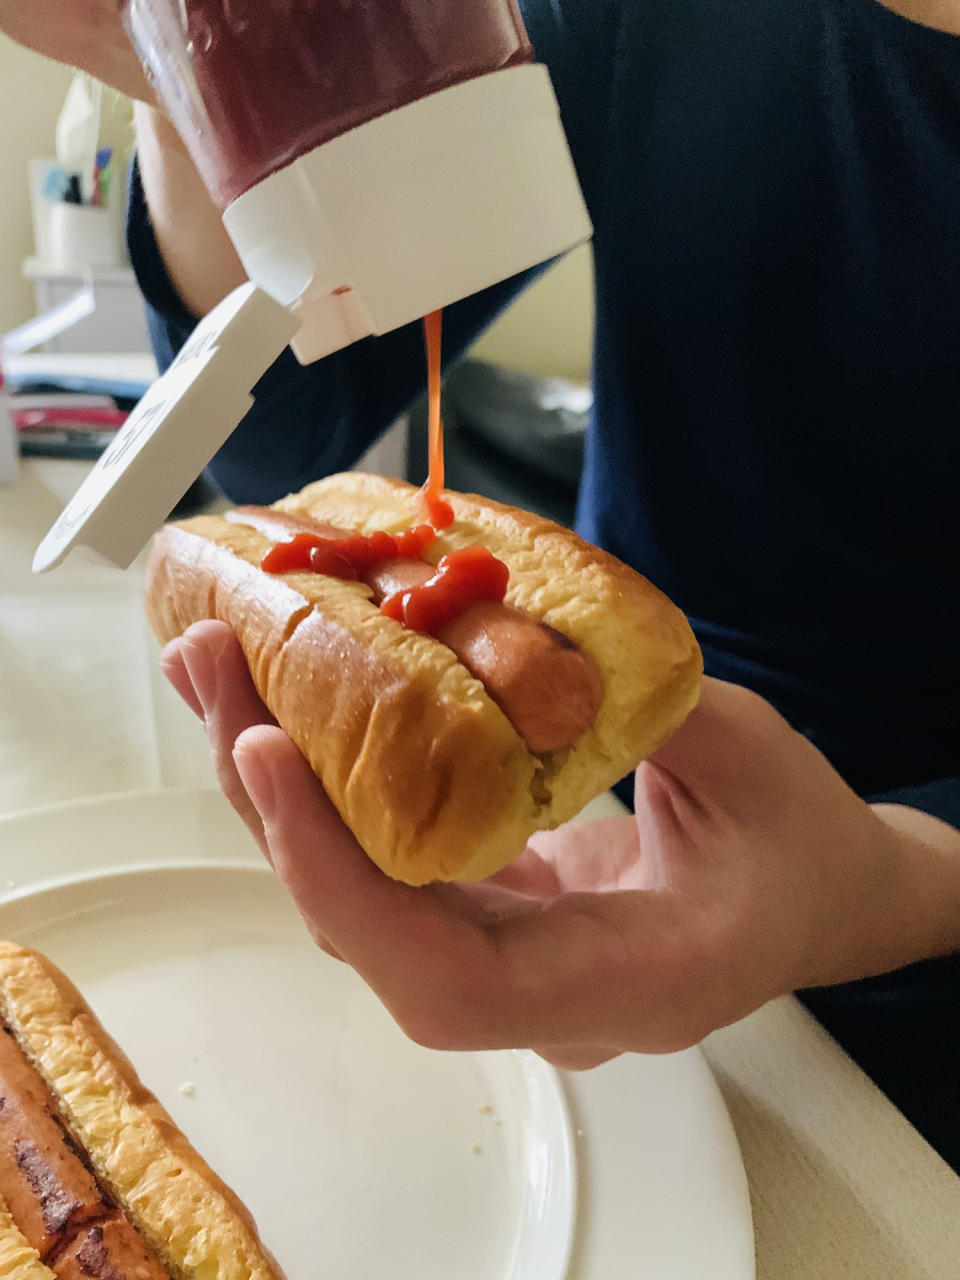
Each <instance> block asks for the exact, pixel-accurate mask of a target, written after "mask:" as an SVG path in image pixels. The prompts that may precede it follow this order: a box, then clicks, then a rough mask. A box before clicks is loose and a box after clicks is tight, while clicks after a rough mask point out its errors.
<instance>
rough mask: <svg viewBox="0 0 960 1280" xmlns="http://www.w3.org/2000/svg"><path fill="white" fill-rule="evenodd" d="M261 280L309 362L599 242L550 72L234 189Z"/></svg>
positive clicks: (234, 222) (406, 113) (506, 79)
mask: <svg viewBox="0 0 960 1280" xmlns="http://www.w3.org/2000/svg"><path fill="white" fill-rule="evenodd" d="M223 220H224V225H225V226H226V228H227V231H228V232H229V234H230V236H231V238H232V240H233V242H234V244H235V246H236V248H237V251H238V252H239V254H240V257H241V259H242V260H243V265H244V267H245V268H246V271H247V274H248V275H249V277H250V279H251V280H253V281H254V282H255V283H256V284H258V285H259V286H260V287H261V288H262V289H264V290H266V292H267V293H269V294H270V295H271V296H272V297H274V298H275V299H276V300H277V301H278V302H281V303H283V305H284V306H288V307H292V308H293V309H294V310H295V311H296V313H297V314H298V316H299V318H300V321H301V323H302V328H301V330H300V332H299V334H298V335H297V338H296V340H295V341H294V343H293V348H294V351H295V352H296V354H297V356H298V358H299V359H300V360H301V361H302V362H303V363H304V364H307V363H309V362H310V361H312V360H318V359H320V357H321V356H325V355H329V354H330V353H331V352H333V351H338V350H340V349H341V348H342V347H346V346H348V345H350V344H351V343H352V342H355V341H356V340H357V339H358V338H363V337H366V336H367V335H368V334H382V333H388V332H389V331H390V330H392V329H396V328H398V327H399V326H400V325H403V324H407V323H409V322H410V321H413V320H418V319H420V317H421V316H424V315H427V314H428V313H429V312H431V311H435V310H437V309H438V308H440V307H445V306H448V305H449V304H450V303H453V302H457V301H459V300H460V299H461V298H465V297H468V296H469V295H470V294H473V293H477V292H478V291H479V290H481V289H484V288H486V287H487V286H488V285H492V284H496V283H497V282H499V281H501V280H505V279H507V278H508V277H509V276H511V275H514V274H516V273H517V272H519V271H523V270H526V269H527V268H528V267H532V266H535V265H536V264H538V263H541V262H545V261H547V260H548V259H549V258H552V257H555V256H556V255H557V254H560V253H564V252H565V251H566V250H568V249H572V248H573V247H574V246H575V245H577V244H580V243H582V242H583V241H585V240H588V239H589V238H590V235H591V232H592V228H591V226H590V219H589V216H588V214H587V210H586V206H585V204H584V201H583V197H582V195H581V193H580V188H579V185H578V183H577V177H576V173H575V171H574V168H573V163H572V161H571V158H570V153H569V150H568V148H567V142H566V138H565V136H564V133H563V129H562V127H561V124H560V118H559V113H558V108H557V101H556V98H555V96H554V93H553V88H552V86H551V83H550V78H549V75H548V74H547V71H546V69H545V68H544V67H542V66H538V65H529V66H519V67H511V68H509V69H508V70H506V71H496V72H493V73H491V74H489V75H485V76H480V77H479V78H477V79H474V80H470V81H468V82H466V83H464V84H460V85H455V86H454V87H453V88H450V89H444V90H441V91H440V92H438V93H434V94H431V95H430V96H429V97H426V98H423V99H421V100H420V101H419V102H414V103H411V104H410V105H409V106H405V107H400V108H399V109H397V110H396V111H391V112H389V113H388V114H387V115H384V116H381V117H379V118H378V119H376V120H371V121H370V122H369V123H368V124H364V125H361V126H359V127H358V128H356V129H352V130H351V131H350V132H349V133H345V134H344V135H343V136H342V137H339V138H335V139H333V140H332V141H331V142H327V143H324V144H323V145H322V146H319V147H316V148H315V149H314V150H313V151H311V152H308V153H307V154H306V155H304V156H302V157H301V158H300V159H298V160H295V161H294V162H293V163H292V164H289V165H287V166H286V167H285V168H284V169H281V170H280V171H279V172H277V173H275V174H273V175H271V176H270V177H269V178H266V179H264V180H263V181H262V182H260V183H258V184H257V185H256V186H255V187H253V188H251V190H250V191H248V192H246V193H245V194H244V195H242V196H240V197H239V198H238V199H237V200H235V201H234V202H233V203H232V204H231V205H230V206H229V208H228V209H227V210H226V212H225V214H224V219H223Z"/></svg>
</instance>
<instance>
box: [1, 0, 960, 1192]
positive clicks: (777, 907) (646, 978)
mask: <svg viewBox="0 0 960 1280" xmlns="http://www.w3.org/2000/svg"><path fill="white" fill-rule="evenodd" d="M521 8H522V10H523V13H524V17H525V19H526V21H527V25H528V29H529V32H530V35H531V38H532V40H533V43H534V46H535V48H536V50H537V53H538V56H539V57H540V59H541V60H543V61H545V62H546V63H547V65H548V67H549V68H550V71H551V73H552V76H553V79H554V83H555V86H556V89H557V93H558V97H559V100H560V104H561V110H562V114H563V119H564V122H565V126H566V129H567V132H568V137H569V139H570V144H571V150H572V153H573V156H574V160H575V163H576V165H577V169H578V173H579V176H580V179H581V183H582V185H583V189H584V192H585V195H586V198H587V202H588V205H589V208H590V212H591V215H592V217H593V220H594V225H595V263H596V293H597V320H596V339H595V360H594V374H593V382H594V391H595V409H594V415H593V420H592V424H591V429H590V433H589V438H588V442H587V451H586V463H585V472H584V477H583V482H582V488H581V495H580V503H579V512H578V524H579V527H580V529H581V531H582V532H583V533H584V535H585V536H587V537H588V538H590V539H591V540H593V541H595V542H597V543H599V544H600V545H602V546H604V547H606V548H607V549H608V550H610V551H612V552H613V553H615V554H616V555H618V556H620V557H621V558H622V559H624V560H626V561H627V562H628V563H631V564H633V565H634V566H635V567H636V568H638V569H639V570H640V571H641V572H643V573H645V574H646V575H647V576H648V577H649V578H651V579H652V580H653V581H654V582H656V583H657V585H659V586H660V587H662V588H663V589H664V590H665V591H666V592H667V593H668V594H669V595H670V596H671V597H672V598H673V599H674V600H676V602H677V603H678V604H679V605H680V606H681V607H682V608H683V609H684V610H685V611H686V612H687V614H688V615H689V616H690V618H691V620H692V622H693V624H694V627H695V630H696V632H697V635H698V638H699V640H700V643H701V646H702V649H703V652H704V658H705V663H706V669H707V673H708V677H707V679H706V681H705V685H704V690H703V696H702V699H701V702H700V705H699V707H698V708H697V709H696V710H695V712H694V713H693V714H692V715H691V716H690V718H689V720H688V721H687V723H686V724H685V725H684V726H683V727H682V728H681V729H680V730H679V731H678V732H677V733H676V734H675V735H674V737H673V738H672V739H671V740H670V741H669V742H668V743H666V744H665V745H664V746H663V747H662V748H661V749H660V751H658V752H657V753H656V755H655V756H654V757H653V758H652V759H651V760H650V761H648V762H646V763H645V764H644V765H642V766H641V768H640V769H639V770H638V772H637V774H636V779H635V784H634V785H635V813H634V815H633V816H631V817H624V818H615V819H608V820H605V821H603V822H599V823H593V824H585V825H582V826H577V827H572V828H564V829H561V830H560V831H558V832H554V833H550V834H545V835H542V836H540V837H538V838H537V839H535V840H534V841H532V842H531V846H530V848H529V849H528V850H527V852H526V853H525V854H523V855H522V856H521V858H520V859H519V860H518V861H517V862H516V863H515V864H514V865H513V866H512V867H510V868H508V869H507V870H506V871H505V872H503V873H501V874H500V875H499V876H497V877H495V878H494V879H493V880H492V881H490V882H487V883H486V884H484V885H480V886H472V887H467V886H449V885H447V886H431V887H429V888H426V889H420V890H414V889H410V888H408V887H406V886H403V885H399V884H396V883H393V882H391V881H389V880H388V879H386V878H385V877H384V876H383V875H381V874H380V873H379V872H378V871H377V870H376V868H375V867H374V866H373V864H372V863H370V862H369V861H368V860H367V859H366V858H365V857H364V856H363V854H362V852H361V851H360V849H359V848H358V846H357V845H356V844H355V842H354V841H353V839H352V837H351V835H350V833H349V832H348V831H347V830H346V829H345V828H344V827H343V825H342V824H341V823H340V820H339V818H338V816H337V815H336V813H335V812H334V811H333V810H332V807H331V805H330V803H329V801H328V800H327V798H326V796H325V795H324V793H323V791H322V788H321V787H320V785H319V783H318V782H317V780H316V779H315V778H314V776H313V774H312V773H311V771H310V770H309V768H308V767H307V765H306V764H305V762H304V761H303V759H302V757H301V756H300V755H299V753H298V752H297V750H296V749H295V748H294V747H293V745H292V743H291V742H290V741H289V739H288V738H287V737H286V736H285V735H284V734H283V733H282V732H281V730H280V729H279V728H278V727H277V726H276V725H275V724H273V723H272V722H271V721H270V717H269V715H268V713H267V712H266V710H265V708H264V707H263V706H262V704H261V703H260V702H259V700H258V698H257V696H256V694H255V692H254V690H253V687H252V684H251V682H250V679H249V676H248V674H247V671H246V667H245V664H244V662H243V659H242V655H241V654H240V651H239V647H238V644H237V642H236V639H235V637H234V636H233V635H232V633H231V632H230V631H229V629H228V628H226V627H225V626H224V625H223V624H220V623H215V622H209V623H203V624H200V625H198V626H196V627H194V628H192V629H191V630H190V631H189V632H188V633H187V634H186V635H185V636H184V637H183V638H182V639H181V640H179V641H175V642H174V643H173V644H172V645H171V646H169V647H168V649H167V650H166V652H165V655H164V664H165V669H166V671H167V674H168V676H169V678H170V679H171V681H172V683H173V684H174V686H175V687H176V688H177V689H178V690H179V691H180V693H181V694H182V696H183V697H184V698H185V699H186V701H187V702H188V703H189V705H190V706H191V707H192V708H193V710H194V711H195V712H196V713H197V714H198V715H199V716H201V717H202V718H203V719H204V721H205V724H206V728H207V732H208V734H209V736H210V740H211V744H212V749H213V752H214V757H215V760H216V763H217V768H218V776H219V778H220V781H221V785H222V786H223V789H224V791H225V793H226V794H227V796H228V797H229V798H230V800H231V801H232V803H233V804H234V806H235V807H236V808H237V810H238V811H239V812H240V813H241V814H242V815H243V816H244V818H245V819H246V821H247V823H248V825H249V826H250V828H251V830H252V831H253V833H254V835H255V836H256V837H257V839H258V840H259V841H260V844H261V846H262V848H263V850H264V853H265V854H266V856H267V857H268V859H269V860H270V861H271V863H272V865H273V867H274V868H275V870H276V871H277V873H278V874H279V875H280V876H281V878H282V879H283V881H284V882H285V884H286V885H287V887H288V888H289V889H290V891H291V893H292V894H293V897H294V899H295V900H296V902H297V905H298V906H299V908H300V911H301V913H302V915H303V917H304V919H305V921H306V924H307V927H308V928H309V930H310V932H311V934H312V936H313V937H314V938H315V940H316V942H317V944H318V945H319V946H321V947H323V948H324V949H326V950H328V951H329V952H331V953H332V954H334V955H337V956H339V957H341V958H342V959H343V960H344V961H346V962H348V963H350V964H351V965H353V966H354V967H355V968H356V969H357V971H358V972H359V973H360V974H361V975H362V976H363V978H364V979H365V980H366V981H367V982H368V983H369V984H370V985H371V986H372V987H373V989H374V990H375V991H376V992H377V993H378V994H379V996H380V997H381V999H382V1000H383V1001H384V1003H385V1004H386V1006H387V1007H388V1009H389V1010H390V1012H391V1013H392V1014H393V1016H394V1017H395V1018H396V1019H397V1020H398V1022H399V1023H400V1025H401V1026H402V1027H403V1028H404V1030H405V1031H406V1032H407V1033H408V1034H409V1035H411V1036H412V1037H413V1038H414V1039H416V1040H418V1041H420V1042H421V1043H424V1044H427V1045H432V1046H436V1047H441V1048H446V1049H481V1048H482V1049H488V1048H498V1047H508V1046H509V1047H518V1046H519V1047H531V1048H534V1049H536V1050H537V1051H538V1052H539V1053H541V1054H543V1055H544V1056H545V1057H546V1058H548V1059H549V1060H551V1061H553V1062H555V1063H557V1064H559V1065H561V1066H564V1067H569V1068H583V1067H589V1066H592V1065H594V1064H596V1063H599V1062H602V1061H604V1060H606V1059H608V1058H610V1057H612V1056H614V1055H616V1054H619V1053H623V1052H631V1051H641V1052H661V1051H669V1050H674V1049H678V1048H681V1047H684V1046H687V1045H691V1044H693V1043H696V1042H697V1041H698V1040H699V1039H700V1038H702V1037H703V1036H704V1035H706V1034H707V1033H708V1032H710V1031H711V1030H713V1029H714V1028H716V1027H720V1026H723V1025H725V1024H728V1023H730V1022H732V1021H734V1020H736V1019H738V1018H740V1017H742V1016H743V1015H745V1014H747V1013H748V1012H750V1011H751V1010H753V1009H755V1008H757V1007H759V1006H760V1005H762V1004H763V1003H764V1002H765V1001H767V1000H769V999H771V998H773V997H775V996H778V995H780V994H782V993H786V992H791V991H797V992H799V993H800V995H801V998H802V999H803V1000H804V1001H805V1002H806V1004H807V1005H808V1007H809V1008H810V1009H811V1010H812V1011H813V1013H814V1014H815V1015H816V1016H817V1017H818V1018H819V1019H820V1020H821V1022H822V1023H823V1024H824V1026H826V1027H827V1028H828V1030H830V1031H831V1032H832V1033H833V1034H834V1035H835V1036H836V1037H837V1039H838V1040H839V1041H840V1043H841V1044H842V1045H844V1046H845V1048H846V1049H847V1050H848V1051H849V1052H850V1053H851V1055H852V1056H853V1057H854V1058H855V1059H856V1060H857V1061H858V1062H859V1063H860V1064H861V1065H862V1066H863V1067H864V1068H865V1070H866V1071H868V1072H869V1073H870V1075H871V1076H872V1077H873V1079H874V1080H875V1081H876V1082H877V1083H878V1084H879V1085H880V1087H881V1088H883V1089H884V1090H885V1091H886V1093H887V1094H888V1095H889V1097H890V1098H891V1099H892V1100H893V1101H894V1103H896V1104H897V1105H898V1106H899V1107H900V1108H901V1109H902V1110H903V1111H904V1112H905V1113H906V1115H907V1116H908V1117H909V1118H910V1119H911V1120H912V1121H913V1123H914V1124H915V1125H916V1126H917V1127H918V1129H919V1130H920V1132H921V1133H923V1134H924V1135H925V1136H926V1137H927V1139H928V1140H929V1141H930V1142H931V1143H932V1144H933V1146H934V1147H936V1149H937V1150H938V1151H939V1152H940V1153H941V1154H942V1155H943V1156H944V1158H945V1159H947V1160H948V1161H949V1162H950V1163H952V1165H953V1167H954V1168H955V1169H958V1170H960V1106H958V1101H960V1098H958V1079H960V1076H958V1073H957V1069H956V1045H957V1044H958V1043H960V957H958V954H957V953H958V951H960V831H958V830H957V827H958V826H960V737H958V720H960V664H958V662H957V656H958V636H957V612H958V610H957V600H958V592H957V565H958V563H960V522H958V521H957V519H956V516H955V514H954V510H955V493H954V490H955V487H956V476H957V474H958V467H957V464H958V463H960V444H958V440H960V435H958V433H957V431H956V430H955V429H954V417H955V414H956V406H957V404H958V403H960V360H958V359H957V354H956V336H955V328H956V326H955V323H954V318H955V317H956V316H957V315H958V314H960V232H958V230H957V220H956V216H955V214H956V209H957V208H958V207H960V39H958V36H960V17H958V11H957V9H956V7H955V6H954V5H952V4H948V3H944V2H943V0H884V2H883V3H881V2H880V0H764V2H763V3H759V2H757V3H753V4H735V3H733V2H732V0H726V2H723V0H720V2H718V0H669V3H665V2H664V0H526V2H525V3H522V4H521ZM0 28H3V29H6V30H7V31H8V32H9V33H10V34H11V35H13V36H14V37H15V38H17V39H20V40H22V41H24V42H25V43H28V44H32V45H33V46H34V47H39V48H41V49H43V50H45V51H46V52H49V53H52V54H53V55H54V56H58V57H61V58H68V59H69V60H71V61H74V62H79V63H82V64H83V65H85V66H86V67H87V68H88V69H90V70H92V71H93V72H95V73H98V74H100V75H102V76H103V77H104V78H106V79H107V80H110V81H111V82H112V83H115V84H117V85H118V86H120V87H122V88H125V89H127V90H128V91H132V92H133V93H134V94H135V95H137V96H139V97H141V98H143V99H145V100H147V102H146V103H145V104H142V105H140V106H138V108H137V138H138V160H137V164H136V166H135V168H134V173H133V182H132V192H131V203H130V213H129V224H128V227H129V236H128V238H129V244H130V250H131V256H132V260H133V262H134V265H135V268H136V270H137V273H138V278H139V280H140V283H141V287H142V289H143V292H144V295H145V298H146V302H147V306H148V311H149V317H150V323H151V327H152V333H153V336H154V342H155V345H156V349H157V352H158V355H159V357H160V358H161V361H162V362H166V361H169V360H170V359H171V358H172V356H173V354H174V352H175V351H176V350H177V348H178V347H179V346H180V345H181V344H182V342H183V341H184V340H185V337H186V335H187V333H188V332H189V330H190V328H191V327H192V325H193V323H194V322H195V319H196V317H198V316H199V315H201V314H202V313H203V312H205V311H206V310H208V309H209V308H210V306H212V305H213V304H214V303H215V302H216V301H218V300H219V298H220V297H222V296H223V294H224V293H226V292H227V290H228V289H229V288H231V287H232V286H233V285H235V284H236V283H239V282H240V281H241V280H242V271H241V269H240V266H239V263H238V261H237V259H236V256H235V255H234V253H233V251H232V249H231V247H230V245H229V242H228V241H227V239H226V237H225V234H224V232H223V230H222V227H221V226H220V223H219V218H218V215H217V213H216V211H215V210H214V208H213V206H212V205H211V203H210V201H209V199H208V198H207V196H206V193H205V190H204V188H203V185H202V182H201V181H200V179H199V177H198V175H197V174H196V172H195V170H194V169H193V168H192V166H191V164H190V162H189V160H188V159H187V158H186V154H185V152H184V151H183V148H182V147H181V146H180V144H179V142H178V140H177V138H176V136H175V134H174V133H173V131H172V129H171V128H170V126H169V125H168V123H167V122H166V121H165V120H164V119H163V117H162V116H161V115H160V114H159V113H158V112H157V111H156V110H154V109H153V108H152V107H151V106H149V105H148V100H149V92H148V90H147V89H146V86H145V85H144V84H143V83H142V82H141V81H140V80H139V72H138V70H137V68H136V65H135V62H134V61H133V60H132V57H131V55H130V53H129V50H128V49H127V47H126V45H125V41H124V39H123V34H122V29H121V26H120V23H119V18H118V13H117V7H116V6H115V4H113V3H110V2H109V0H42V2H39V3H34V4H33V5H31V6H21V4H20V0H0ZM71 41H73V43H72V44H71ZM527 278H528V277H525V278H523V279H520V280H514V281H509V282H506V283H504V284H503V285H501V286H498V287H496V288H494V289H491V290H489V291H487V292H486V293H485V294H483V295H480V296H478V297H475V298H471V299H466V300H464V301H463V302H461V303H459V304H457V305H456V306H454V307H452V308H450V311H449V314H448V317H447V339H448V349H447V355H448V358H450V359H455V358H456V357H457V356H458V355H459V354H460V353H461V352H462V351H463V350H465V349H466V347H467V346H468V345H469V343H470V341H471V340H472V338H473V336H474V335H475V334H476V333H477V332H479V330H480V329H481V328H482V327H483V326H484V325H485V324H487V323H489V321H490V319H491V318H492V317H493V316H494V315H495V314H496V313H497V312H498V310H499V309H500V308H501V307H502V306H504V305H505V304H506V303H507V302H508V301H509V299H510V298H511V297H512V296H513V295H514V294H515V293H516V291H517V290H518V289H519V288H521V287H522V286H523V284H524V283H525V282H526V279H527ZM422 379H423V361H422V348H421V346H420V335H419V332H418V331H417V330H416V329H415V328H414V327H411V328H409V329H404V330H401V331H398V332H396V333H393V334H390V335H387V336H385V337H384V338H381V339H377V340H367V341H364V342H362V343H358V344H357V345H355V346H354V347H351V348H349V349H347V350H346V351H344V352H341V353H339V354H338V355H336V356H333V357H330V358H329V359H327V360H325V361H322V362H320V363H319V364H317V365H314V366H310V367H307V368H300V367H299V366H297V365H296V363H295V362H294V361H293V359H292V357H290V356H289V355H286V356H284V357H281V359H280V360H279V361H278V362H277V364H276V365H275V366H274V367H273V368H272V369H271V370H270V371H269V372H268V373H267V375H266V376H265V377H264V378H263V380H262V381H261V383H260V384H259V385H258V387H257V389H256V396H257V401H256V405H255V407H254V409H253V410H252V411H251V412H250V414H249V415H248V416H247V418H246V419H245V420H244V422H243V423H242V424H241V425H240V427H239V428H238V430H237V431H236V432H235V434H234V435H233V436H232V437H231V439H230V440H229V441H228V443H227V445H226V446H225V447H224V448H223V450H221V452H220V453H219V454H218V456H217V458H216V459H215V460H214V461H213V463H212V464H211V467H210V474H211V475H212V477H213V479H214V480H215V481H216V482H217V483H218V484H219V485H220V487H221V488H222V489H223V490H224V492H225V493H227V494H228V495H229V496H230V497H231V498H233V499H235V500H237V501H245V502H262V501H269V500H272V499H274V498H276V497H278V496H280V495H281V494H283V493H285V492H288V491H290V490H294V489H297V488H299V487H300V486H301V485H302V484H304V483H305V482H306V481H308V480H310V479H312V478H315V477H317V476H319V475H321V474H323V473H325V472H330V471H333V470H336V469H339V468H341V467H345V466H348V465H350V464H351V463H352V462H353V461H354V460H355V458H356V457H358V456H359V455H360V453H361V452H362V451H363V449H364V448H365V446H366V445H367V444H368V443H369V442H370V441H372V440H373V439H374V438H375V437H376V436H377V435H378V434H379V433H380V432H382V431H383V430H384V429H385V428H386V427H387V426H388V425H389V424H390V422H391V421H392V420H393V419H394V418H395V416H396V415H397V414H398V413H399V412H400V411H401V410H402V409H403V408H404V406H405V405H407V404H408V403H409V402H410V401H411V400H412V399H413V397H414V396H415V395H416V393H417V391H418V390H419V388H420V385H421V382H422Z"/></svg>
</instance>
